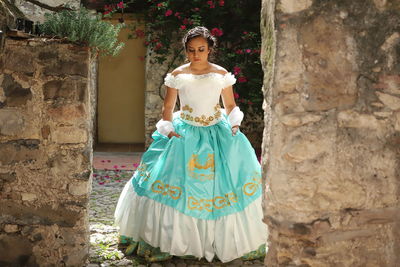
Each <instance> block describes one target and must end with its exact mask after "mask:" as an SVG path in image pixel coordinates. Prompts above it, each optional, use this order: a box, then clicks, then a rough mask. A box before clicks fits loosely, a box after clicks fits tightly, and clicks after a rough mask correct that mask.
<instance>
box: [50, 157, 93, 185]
mask: <svg viewBox="0 0 400 267" xmlns="http://www.w3.org/2000/svg"><path fill="white" fill-rule="evenodd" d="M90 157H91V156H90V152H89V151H87V150H61V151H58V152H57V153H55V154H53V155H51V156H50V157H49V159H48V161H47V167H48V168H50V171H51V173H52V174H53V175H55V176H58V177H63V176H64V177H65V175H66V174H68V175H72V176H73V177H74V178H78V179H85V178H87V179H89V178H90V171H89V170H91V162H90ZM88 172H89V175H87V174H88ZM77 176H79V177H77ZM87 179H86V180H87Z"/></svg>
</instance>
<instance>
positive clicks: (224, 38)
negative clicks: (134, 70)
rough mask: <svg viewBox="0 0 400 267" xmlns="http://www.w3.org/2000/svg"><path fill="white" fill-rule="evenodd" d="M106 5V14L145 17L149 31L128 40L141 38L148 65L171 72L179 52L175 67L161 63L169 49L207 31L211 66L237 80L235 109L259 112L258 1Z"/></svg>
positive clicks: (197, 0)
mask: <svg viewBox="0 0 400 267" xmlns="http://www.w3.org/2000/svg"><path fill="white" fill-rule="evenodd" d="M121 2H122V3H121ZM108 3H109V4H108V5H106V6H105V7H104V12H107V13H110V12H118V10H120V9H121V7H126V6H129V7H130V8H132V9H133V10H135V12H137V13H143V14H144V20H145V23H146V30H147V31H146V32H143V31H140V30H137V29H136V27H135V26H132V27H130V28H131V29H132V34H131V37H132V38H144V39H145V40H144V41H143V43H144V45H145V46H147V48H148V49H150V53H151V55H152V59H153V62H152V63H159V64H163V63H167V64H168V65H169V66H170V69H172V68H174V67H176V66H177V65H178V64H179V63H181V62H182V61H183V58H181V56H182V50H183V49H182V48H181V49H179V50H174V51H173V52H172V53H174V54H175V56H173V58H174V61H172V62H165V61H166V60H167V55H170V54H171V43H177V42H178V43H179V42H180V41H181V37H182V36H183V35H184V34H185V33H186V31H187V30H189V29H191V28H193V27H195V26H205V27H207V28H208V29H209V30H210V31H211V34H213V35H214V36H216V37H217V40H218V44H217V45H218V46H217V49H216V51H215V53H214V57H213V60H211V61H212V62H215V63H216V64H219V65H221V66H223V67H225V68H226V69H227V70H228V71H229V72H232V73H233V74H234V75H235V76H236V78H237V83H236V84H235V86H234V90H235V92H234V96H235V99H236V102H237V104H238V105H239V106H240V107H241V109H242V110H244V111H246V110H247V109H248V108H249V107H252V110H253V111H255V112H260V113H261V112H262V108H261V106H262V101H263V96H262V92H261V87H262V82H263V71H262V68H261V63H260V48H261V37H260V29H259V26H260V16H259V15H256V14H259V13H260V7H261V0H241V1H232V0H231V1H224V0H193V1H187V0H142V1H132V0H130V1H118V0H117V1H109V2H108ZM113 8H114V9H113ZM140 60H143V59H140Z"/></svg>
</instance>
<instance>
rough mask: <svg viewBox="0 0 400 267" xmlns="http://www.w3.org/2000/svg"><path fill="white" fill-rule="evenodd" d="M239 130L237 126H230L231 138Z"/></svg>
mask: <svg viewBox="0 0 400 267" xmlns="http://www.w3.org/2000/svg"><path fill="white" fill-rule="evenodd" d="M238 130H239V125H235V126H232V136H235V135H236V133H237V131H238Z"/></svg>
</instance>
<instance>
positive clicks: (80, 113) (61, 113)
mask: <svg viewBox="0 0 400 267" xmlns="http://www.w3.org/2000/svg"><path fill="white" fill-rule="evenodd" d="M47 114H48V116H49V117H50V118H52V119H53V120H54V121H56V122H59V123H71V122H74V121H80V122H82V120H84V118H85V116H87V113H86V110H85V107H84V106H83V105H82V104H78V105H63V106H59V107H50V108H49V109H48V112H47Z"/></svg>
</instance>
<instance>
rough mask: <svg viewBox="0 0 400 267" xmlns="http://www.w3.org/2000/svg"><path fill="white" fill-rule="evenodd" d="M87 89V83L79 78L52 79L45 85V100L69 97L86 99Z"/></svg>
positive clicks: (78, 99)
mask: <svg viewBox="0 0 400 267" xmlns="http://www.w3.org/2000/svg"><path fill="white" fill-rule="evenodd" d="M86 90H87V88H86V84H85V83H83V82H82V81H79V80H67V81H61V80H52V81H49V82H47V83H45V84H44V85H43V95H44V99H45V100H58V99H67V100H75V101H84V100H85V97H86Z"/></svg>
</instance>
